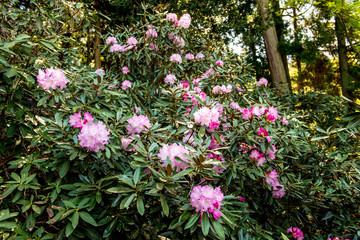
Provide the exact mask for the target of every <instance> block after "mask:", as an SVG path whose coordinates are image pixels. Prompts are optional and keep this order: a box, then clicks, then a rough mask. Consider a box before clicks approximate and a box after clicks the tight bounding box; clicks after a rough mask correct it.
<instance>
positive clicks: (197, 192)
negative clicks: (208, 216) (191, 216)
mask: <svg viewBox="0 0 360 240" xmlns="http://www.w3.org/2000/svg"><path fill="white" fill-rule="evenodd" d="M190 197H191V206H192V207H194V208H195V212H199V211H200V212H209V213H213V212H214V211H219V210H220V207H221V205H222V200H223V199H224V194H223V193H222V192H221V190H220V187H217V188H215V189H214V188H212V187H211V186H203V187H202V186H200V185H198V186H196V187H194V188H193V189H192V190H191V194H190ZM220 216H221V213H220V214H219V213H216V219H215V220H217V219H218V218H219V217H220ZM214 218H215V217H214Z"/></svg>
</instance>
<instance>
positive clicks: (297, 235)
mask: <svg viewBox="0 0 360 240" xmlns="http://www.w3.org/2000/svg"><path fill="white" fill-rule="evenodd" d="M286 232H287V233H292V236H293V238H295V239H296V240H303V239H304V234H303V232H302V231H301V230H300V229H299V228H297V227H290V228H289V229H288V230H287V231H286Z"/></svg>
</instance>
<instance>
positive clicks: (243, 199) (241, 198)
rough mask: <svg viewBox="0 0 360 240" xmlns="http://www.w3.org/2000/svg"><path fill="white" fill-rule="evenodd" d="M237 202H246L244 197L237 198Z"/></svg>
mask: <svg viewBox="0 0 360 240" xmlns="http://www.w3.org/2000/svg"><path fill="white" fill-rule="evenodd" d="M238 200H239V201H240V202H246V199H245V198H244V197H242V196H240V197H239V198H238Z"/></svg>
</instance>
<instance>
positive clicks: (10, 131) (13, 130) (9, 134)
mask: <svg viewBox="0 0 360 240" xmlns="http://www.w3.org/2000/svg"><path fill="white" fill-rule="evenodd" d="M16 130H17V127H16V126H15V125H11V126H10V127H9V128H8V130H7V132H6V136H7V137H8V138H10V137H12V136H13V135H14V134H15V133H16Z"/></svg>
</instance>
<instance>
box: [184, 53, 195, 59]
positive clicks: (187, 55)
mask: <svg viewBox="0 0 360 240" xmlns="http://www.w3.org/2000/svg"><path fill="white" fill-rule="evenodd" d="M185 59H186V60H194V59H195V56H194V54H192V53H188V54H186V55H185Z"/></svg>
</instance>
